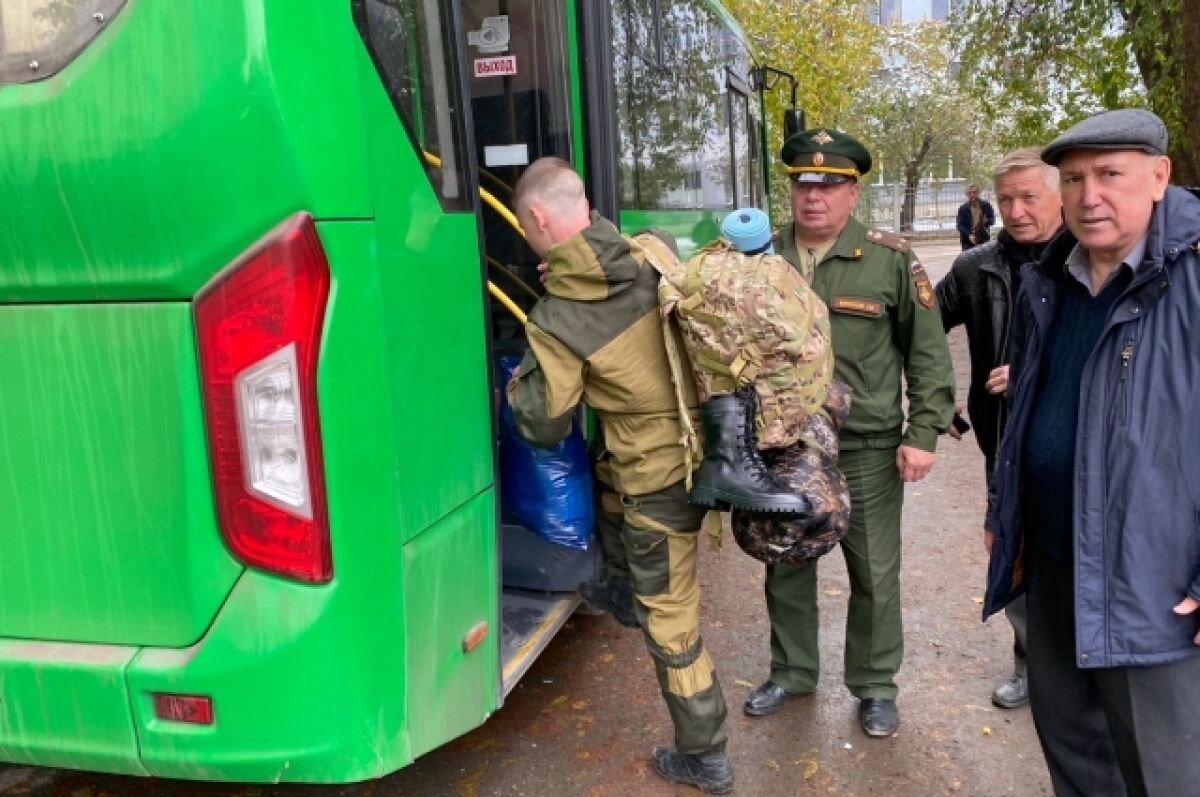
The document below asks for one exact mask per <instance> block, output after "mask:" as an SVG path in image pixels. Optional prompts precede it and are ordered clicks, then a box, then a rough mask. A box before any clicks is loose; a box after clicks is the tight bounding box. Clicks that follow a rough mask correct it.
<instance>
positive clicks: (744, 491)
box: [689, 387, 812, 515]
mask: <svg viewBox="0 0 1200 797" xmlns="http://www.w3.org/2000/svg"><path fill="white" fill-rule="evenodd" d="M757 399H758V394H757V393H756V392H755V391H754V388H753V387H744V388H741V389H740V390H738V391H737V392H736V393H723V394H721V395H719V396H712V397H711V398H709V400H708V401H706V402H704V403H703V404H701V405H700V413H701V422H702V423H703V425H704V451H705V454H704V461H703V462H701V463H700V469H699V470H698V471H696V476H695V481H694V482H693V486H692V492H691V495H690V496H689V499H690V500H691V502H692V503H693V504H696V505H697V506H706V507H711V508H713V509H729V508H730V507H732V508H734V509H745V510H749V511H751V512H780V513H786V514H789V515H810V514H812V505H811V504H810V503H809V501H808V499H806V498H805V497H804V496H802V495H797V494H796V493H795V492H793V491H792V489H791V488H790V487H788V486H787V485H786V484H784V483H783V482H782V481H780V480H778V479H776V478H775V477H774V476H772V475H771V473H770V471H768V470H767V466H766V465H765V464H764V463H763V460H762V456H761V455H760V454H759V453H758V436H757V434H756V433H755V431H754V414H755V405H756V403H757Z"/></svg>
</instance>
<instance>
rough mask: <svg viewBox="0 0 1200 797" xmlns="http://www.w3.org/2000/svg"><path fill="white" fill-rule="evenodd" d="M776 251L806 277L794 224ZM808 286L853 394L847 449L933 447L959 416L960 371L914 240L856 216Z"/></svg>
mask: <svg viewBox="0 0 1200 797" xmlns="http://www.w3.org/2000/svg"><path fill="white" fill-rule="evenodd" d="M776 249H777V250H778V251H779V253H780V254H781V255H783V256H784V257H785V258H786V259H787V260H788V262H789V263H791V264H792V265H793V266H794V267H795V268H796V269H798V270H801V272H803V269H802V265H801V257H800V253H799V251H798V250H797V248H796V239H795V227H794V225H793V224H789V225H788V226H787V227H785V228H784V229H783V230H782V231H781V232H780V235H779V238H778V240H777V241H776ZM812 287H813V291H814V292H815V293H816V294H817V295H818V296H819V297H821V299H822V300H823V301H824V302H825V304H826V305H827V306H828V308H829V319H830V326H831V328H832V330H833V355H834V377H835V378H836V379H839V380H841V381H842V382H845V383H846V384H847V385H849V386H850V389H851V390H852V391H853V398H852V401H851V404H850V417H849V418H848V419H847V421H846V424H845V426H843V427H842V431H841V435H840V440H841V447H842V449H843V450H853V449H859V448H874V447H882V446H892V445H898V444H900V443H903V444H905V445H910V446H913V447H915V448H920V449H923V450H925V451H933V450H935V449H936V447H937V438H938V435H939V434H941V433H943V432H945V431H946V429H947V428H948V427H949V426H950V421H951V419H952V418H953V417H954V369H953V366H952V364H951V362H950V349H949V347H948V346H947V345H946V335H945V333H944V332H943V331H942V320H941V316H940V315H939V314H938V307H937V298H936V297H935V296H934V292H933V286H932V285H931V284H930V282H929V277H928V276H927V275H926V274H925V269H924V267H922V266H921V264H920V262H918V261H917V259H916V258H915V257H914V256H913V253H912V251H911V250H910V249H909V247H908V243H907V242H906V241H905V240H904V239H903V238H900V237H899V236H896V235H892V234H891V233H886V232H879V231H876V230H869V231H868V230H867V229H866V228H865V227H864V226H863V225H862V224H861V223H859V222H858V221H857V220H856V219H854V218H851V219H850V220H849V222H848V223H847V224H846V227H845V229H843V230H842V233H841V235H839V236H838V238H837V240H836V241H835V242H834V244H833V246H832V247H831V248H830V249H829V251H828V252H827V253H826V254H825V256H824V258H822V260H821V261H820V262H819V263H818V264H817V267H816V271H815V273H814V274H813V277H812ZM902 376H903V378H904V379H903V382H904V384H905V385H906V392H907V396H908V426H907V428H903V424H904V410H903V407H902V403H901V386H902V380H901V377H902Z"/></svg>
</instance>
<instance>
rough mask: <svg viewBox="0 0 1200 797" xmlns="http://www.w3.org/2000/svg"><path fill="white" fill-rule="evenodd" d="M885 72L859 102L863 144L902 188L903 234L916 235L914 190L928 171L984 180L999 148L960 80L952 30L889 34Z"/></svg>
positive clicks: (930, 26) (929, 26) (924, 25)
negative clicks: (951, 173)
mask: <svg viewBox="0 0 1200 797" xmlns="http://www.w3.org/2000/svg"><path fill="white" fill-rule="evenodd" d="M884 35H885V41H884V48H883V51H882V53H883V58H884V63H885V64H886V65H887V66H886V68H885V69H881V70H880V71H879V72H878V73H877V74H876V76H875V79H874V80H872V81H871V82H870V83H869V84H868V85H867V86H866V87H865V88H864V89H863V90H862V91H861V92H859V94H858V96H857V97H856V99H855V105H854V108H855V116H856V117H857V118H858V119H860V120H861V124H862V127H863V138H864V143H865V144H867V146H868V147H869V148H870V150H871V151H872V153H874V155H875V158H876V161H877V172H878V174H879V175H881V176H882V178H883V179H884V181H886V182H889V183H892V182H900V183H904V184H905V186H906V187H907V188H908V189H909V190H908V191H906V193H905V205H904V207H903V208H902V211H901V217H900V224H901V229H902V230H904V231H907V230H909V229H911V225H912V221H913V212H914V207H913V203H914V196H915V194H914V191H913V190H912V189H915V188H916V186H917V184H918V182H919V181H920V180H921V178H923V177H926V176H928V175H930V174H931V173H932V174H934V175H935V176H937V177H945V176H947V175H948V174H949V172H950V171H951V169H952V170H953V173H954V174H955V175H956V176H960V177H967V178H969V179H974V180H976V181H979V182H984V180H983V179H982V178H985V177H986V176H987V174H988V173H989V172H990V169H991V166H992V164H993V163H994V162H995V160H996V157H995V156H996V149H995V146H994V143H993V138H992V136H991V131H990V128H989V126H988V125H987V124H986V120H985V116H984V114H983V113H982V112H981V111H980V109H979V106H978V103H977V102H976V101H975V100H974V99H973V98H972V97H970V96H969V95H968V94H967V93H966V92H964V91H963V90H962V88H961V86H960V85H959V83H958V81H957V79H956V78H955V64H956V60H957V52H956V50H955V48H954V41H953V38H952V35H951V31H950V29H949V28H948V27H947V26H946V25H945V24H943V23H941V22H936V21H925V22H920V23H916V24H912V25H902V26H896V27H890V28H887V29H886V30H885V34H884Z"/></svg>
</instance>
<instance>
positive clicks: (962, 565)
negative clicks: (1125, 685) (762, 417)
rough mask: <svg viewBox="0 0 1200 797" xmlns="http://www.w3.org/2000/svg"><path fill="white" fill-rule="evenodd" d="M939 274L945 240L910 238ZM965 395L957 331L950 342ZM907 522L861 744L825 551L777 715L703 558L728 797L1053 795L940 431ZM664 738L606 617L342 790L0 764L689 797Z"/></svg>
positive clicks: (91, 793) (972, 491) (724, 583)
mask: <svg viewBox="0 0 1200 797" xmlns="http://www.w3.org/2000/svg"><path fill="white" fill-rule="evenodd" d="M917 252H918V253H919V255H920V256H921V258H922V260H923V262H924V263H925V265H926V268H927V270H928V271H929V273H930V276H931V278H932V279H933V280H934V281H935V282H936V281H937V280H938V279H939V278H940V277H941V276H942V275H943V274H944V273H945V272H946V270H947V269H948V267H949V264H950V261H951V260H952V259H953V257H954V256H955V255H956V254H957V253H958V245H957V243H952V244H939V243H924V244H919V245H918V246H917ZM951 350H952V352H953V354H954V357H955V362H956V370H957V374H958V378H959V397H960V399H961V400H964V401H965V396H966V380H967V374H968V371H967V352H966V340H965V337H964V336H963V335H962V333H961V330H958V331H956V332H955V333H954V334H953V335H952V336H951ZM906 502H907V503H906V511H905V517H904V521H905V522H904V535H905V541H904V571H903V587H904V611H905V623H906V640H907V650H906V655H905V665H904V669H903V670H902V671H901V673H900V677H899V682H900V688H901V693H900V699H899V704H900V711H901V725H900V731H899V733H898V734H897V735H896V736H895V737H893V738H890V739H885V740H869V739H867V738H866V737H864V736H863V735H862V733H861V732H860V731H859V729H858V726H857V721H856V719H855V706H856V701H855V700H854V699H853V697H851V696H850V694H849V693H848V692H847V691H846V689H845V687H843V686H842V684H841V641H842V630H841V629H842V628H843V625H844V622H845V603H846V598H847V595H848V594H849V587H848V585H847V581H846V577H845V569H844V567H843V566H842V562H841V556H840V554H838V553H833V554H830V555H829V556H828V557H827V558H826V559H825V560H824V562H823V564H822V567H821V581H820V592H821V602H822V612H823V614H822V670H823V673H824V676H823V680H822V683H821V686H820V689H819V691H818V692H817V693H816V694H815V695H813V696H812V697H808V698H803V699H798V700H796V701H793V702H792V703H790V704H788V706H787V707H786V708H785V709H784V710H783V711H782V712H780V713H779V714H777V715H775V716H773V717H766V718H754V719H752V718H749V717H746V716H745V715H743V714H742V713H741V710H740V705H741V702H742V700H743V699H744V698H745V697H746V695H747V694H749V692H750V690H751V689H752V688H753V687H754V686H755V685H756V684H757V683H758V682H759V681H761V680H762V679H763V678H764V677H765V676H766V674H767V655H768V647H767V646H768V634H769V632H768V626H767V618H766V610H765V608H764V606H763V601H762V567H761V566H760V565H758V564H757V563H756V562H754V561H753V560H751V559H750V558H749V557H747V556H745V555H744V554H743V553H742V552H741V551H740V550H739V549H738V548H737V546H736V545H735V544H734V543H733V542H732V540H731V539H728V538H727V544H726V546H725V548H724V550H722V551H721V552H720V553H713V552H710V551H708V550H707V547H705V549H704V553H703V556H702V564H701V566H702V578H703V587H704V590H705V591H704V597H703V628H704V638H705V640H706V642H707V644H708V646H709V648H710V650H711V652H712V655H713V658H714V660H715V661H716V663H717V668H718V671H719V674H720V676H721V680H722V683H723V685H724V688H725V695H726V698H727V699H728V701H729V706H730V714H729V736H730V742H729V752H730V755H731V756H732V758H733V761H734V765H735V767H736V772H737V792H736V793H737V794H741V795H755V796H757V795H765V796H774V795H779V796H781V797H782V796H783V795H817V794H836V795H851V797H857V796H858V795H862V796H863V797H866V796H867V795H888V797H932V795H979V796H980V797H984V796H985V795H986V796H987V797H998V796H999V795H1018V796H1019V797H1030V796H1031V795H1048V794H1050V793H1051V792H1050V786H1049V778H1048V776H1047V774H1046V768H1045V765H1044V764H1043V762H1042V758H1041V753H1040V750H1039V748H1038V745H1037V740H1036V737H1035V736H1034V732H1033V725H1032V722H1031V721H1030V717H1029V712H1028V710H1018V711H1002V710H999V709H996V708H993V707H992V705H991V704H990V702H989V701H988V694H989V693H990V691H991V689H992V687H993V686H994V685H995V684H996V683H997V682H999V681H1000V680H1001V679H1002V678H1004V677H1005V676H1006V675H1007V674H1008V672H1009V670H1010V666H1011V654H1010V649H1011V647H1010V646H1011V632H1010V631H1009V630H1008V628H1007V626H1006V624H1005V622H1004V620H1003V619H1002V618H996V619H994V620H992V621H990V622H989V623H988V624H987V625H983V624H981V623H980V622H979V610H980V601H981V598H982V591H983V578H984V568H985V559H984V553H983V549H982V544H981V542H980V531H979V526H980V521H981V518H982V512H983V505H984V490H983V459H982V456H981V455H980V454H979V450H978V448H976V446H975V443H974V440H973V439H971V438H970V436H969V435H968V438H967V439H966V440H964V441H963V442H961V443H955V442H954V441H952V440H949V439H948V438H945V439H943V443H942V447H941V450H940V451H939V455H938V461H937V464H936V466H935V468H934V471H933V473H932V474H931V475H930V476H929V477H928V478H927V479H926V480H925V481H923V482H920V483H918V484H915V485H910V486H909V488H908V492H907V494H906ZM669 740H670V724H669V721H668V718H667V715H666V712H665V710H664V708H663V706H662V703H661V701H660V700H659V698H658V695H657V685H656V683H655V681H654V676H653V671H652V667H651V664H650V661H649V659H648V657H647V655H646V652H645V649H644V647H643V646H642V641H641V637H640V635H639V634H638V633H637V632H634V631H629V630H626V629H623V628H621V627H620V626H618V625H616V624H615V623H614V622H612V621H611V620H610V619H608V618H606V617H582V616H579V617H576V618H575V619H574V620H572V621H571V623H570V624H569V627H568V628H567V629H566V630H565V631H564V632H563V633H562V634H561V635H560V637H559V638H558V639H557V640H555V642H554V643H553V644H552V646H551V648H550V649H549V650H548V651H547V652H546V653H545V654H544V655H543V656H542V658H541V659H540V660H539V661H538V662H537V663H536V664H535V665H534V667H533V669H532V670H531V671H530V672H529V674H528V675H527V676H526V677H525V679H524V681H523V682H522V683H521V684H520V685H519V686H518V687H517V689H516V690H514V692H513V694H512V695H511V696H510V697H509V699H508V703H507V704H506V705H505V707H504V708H503V709H502V710H501V711H499V712H498V713H497V714H496V715H495V716H494V717H492V718H491V719H490V720H489V721H488V723H487V724H486V725H485V726H484V727H482V728H480V729H478V730H477V731H475V732H474V733H471V734H469V735H467V736H465V737H463V738H461V739H459V740H457V741H455V742H453V743H451V744H449V745H447V746H446V747H443V748H442V749H440V750H438V751H436V752H434V753H431V754H429V755H427V756H425V757H423V758H421V759H419V760H418V761H417V762H416V763H415V764H414V765H413V766H411V767H409V768H407V769H405V770H402V771H401V772H398V773H396V774H395V775H393V776H391V777H389V778H385V779H382V780H378V781H373V782H370V783H365V784H355V785H351V786H340V787H299V786H274V787H261V786H247V785H213V784H187V783H178V782H170V781H157V780H139V779H129V778H115V777H106V776H99V775H92V774H80V773H67V772H58V771H53V770H37V769H29V768H14V767H5V766H4V765H0V795H30V796H31V797H397V796H398V795H423V796H424V795H429V796H430V797H440V796H441V795H446V796H447V797H486V796H488V795H531V796H532V795H538V796H539V797H540V796H541V795H582V796H585V797H604V796H606V795H614V796H615V795H648V796H651V797H654V796H663V797H665V796H666V795H676V794H679V795H686V794H696V792H695V791H694V790H691V789H686V788H680V787H672V786H669V785H667V784H664V783H662V782H661V781H660V780H658V778H657V777H656V776H655V775H654V773H653V771H652V770H651V769H650V767H649V763H648V758H647V756H648V754H649V752H650V749H651V747H653V745H655V744H658V743H663V742H668V741H669Z"/></svg>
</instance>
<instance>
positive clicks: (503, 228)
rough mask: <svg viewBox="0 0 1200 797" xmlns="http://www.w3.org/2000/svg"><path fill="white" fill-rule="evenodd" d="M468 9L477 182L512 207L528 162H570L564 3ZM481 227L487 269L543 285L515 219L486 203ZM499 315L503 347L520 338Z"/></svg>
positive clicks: (509, 1) (520, 0)
mask: <svg viewBox="0 0 1200 797" xmlns="http://www.w3.org/2000/svg"><path fill="white" fill-rule="evenodd" d="M462 14H463V26H464V27H465V29H466V45H467V52H466V59H465V64H466V69H467V75H468V82H469V84H470V95H471V115H472V119H473V124H474V128H475V155H476V161H477V163H478V164H479V184H480V186H481V187H482V188H484V189H485V190H487V191H489V192H491V193H492V194H493V195H494V196H495V197H496V198H497V199H499V200H500V201H501V202H503V203H504V204H505V205H511V199H512V188H513V186H514V185H515V184H516V182H517V178H519V177H520V176H521V174H522V172H524V171H525V167H526V166H528V165H529V164H530V163H532V162H533V161H535V160H537V159H538V158H542V157H545V156H549V155H553V156H556V157H559V158H562V159H563V160H566V161H571V160H572V151H571V107H570V91H569V83H568V71H567V63H568V60H567V58H568V56H567V35H566V27H565V26H566V23H565V19H564V16H563V3H561V2H551V1H550V0H465V2H463V4H462ZM483 228H484V236H485V239H486V241H485V243H486V250H487V257H488V259H489V261H490V265H489V274H493V275H494V271H495V270H496V269H505V270H508V271H510V272H511V273H512V274H514V275H516V277H517V278H518V279H519V280H521V281H522V282H524V284H525V285H526V286H537V285H538V284H539V283H538V277H537V268H536V265H537V258H536V257H535V256H534V254H533V252H532V250H530V249H529V247H528V246H526V244H525V241H524V239H523V238H522V237H521V235H520V234H519V233H517V232H516V231H515V230H514V229H513V228H512V225H511V224H510V223H509V222H508V221H506V220H505V219H504V218H503V217H502V216H501V215H500V214H498V213H495V212H493V210H492V209H491V208H490V207H487V206H485V208H484V211H483ZM494 276H495V275H494ZM496 278H497V281H499V282H503V283H504V284H503V287H504V288H505V290H510V295H511V296H512V298H513V299H514V300H515V301H516V302H517V303H518V304H520V305H522V306H524V307H526V308H528V307H529V306H532V304H533V301H535V300H536V296H535V295H531V293H530V291H528V290H525V289H524V288H523V287H521V286H520V283H517V282H515V281H513V280H512V279H509V278H506V277H504V276H503V275H500V276H498V277H496ZM535 290H536V289H535ZM493 319H494V322H495V324H496V325H497V327H498V328H497V329H495V330H494V334H495V337H496V338H497V343H498V345H499V346H500V348H504V344H503V341H504V339H506V338H519V337H520V334H521V330H520V326H519V325H517V324H514V322H513V320H512V318H511V316H510V315H509V314H508V313H506V312H498V313H493ZM513 345H514V346H517V347H518V348H519V347H523V343H519V342H517V343H514V344H513Z"/></svg>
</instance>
